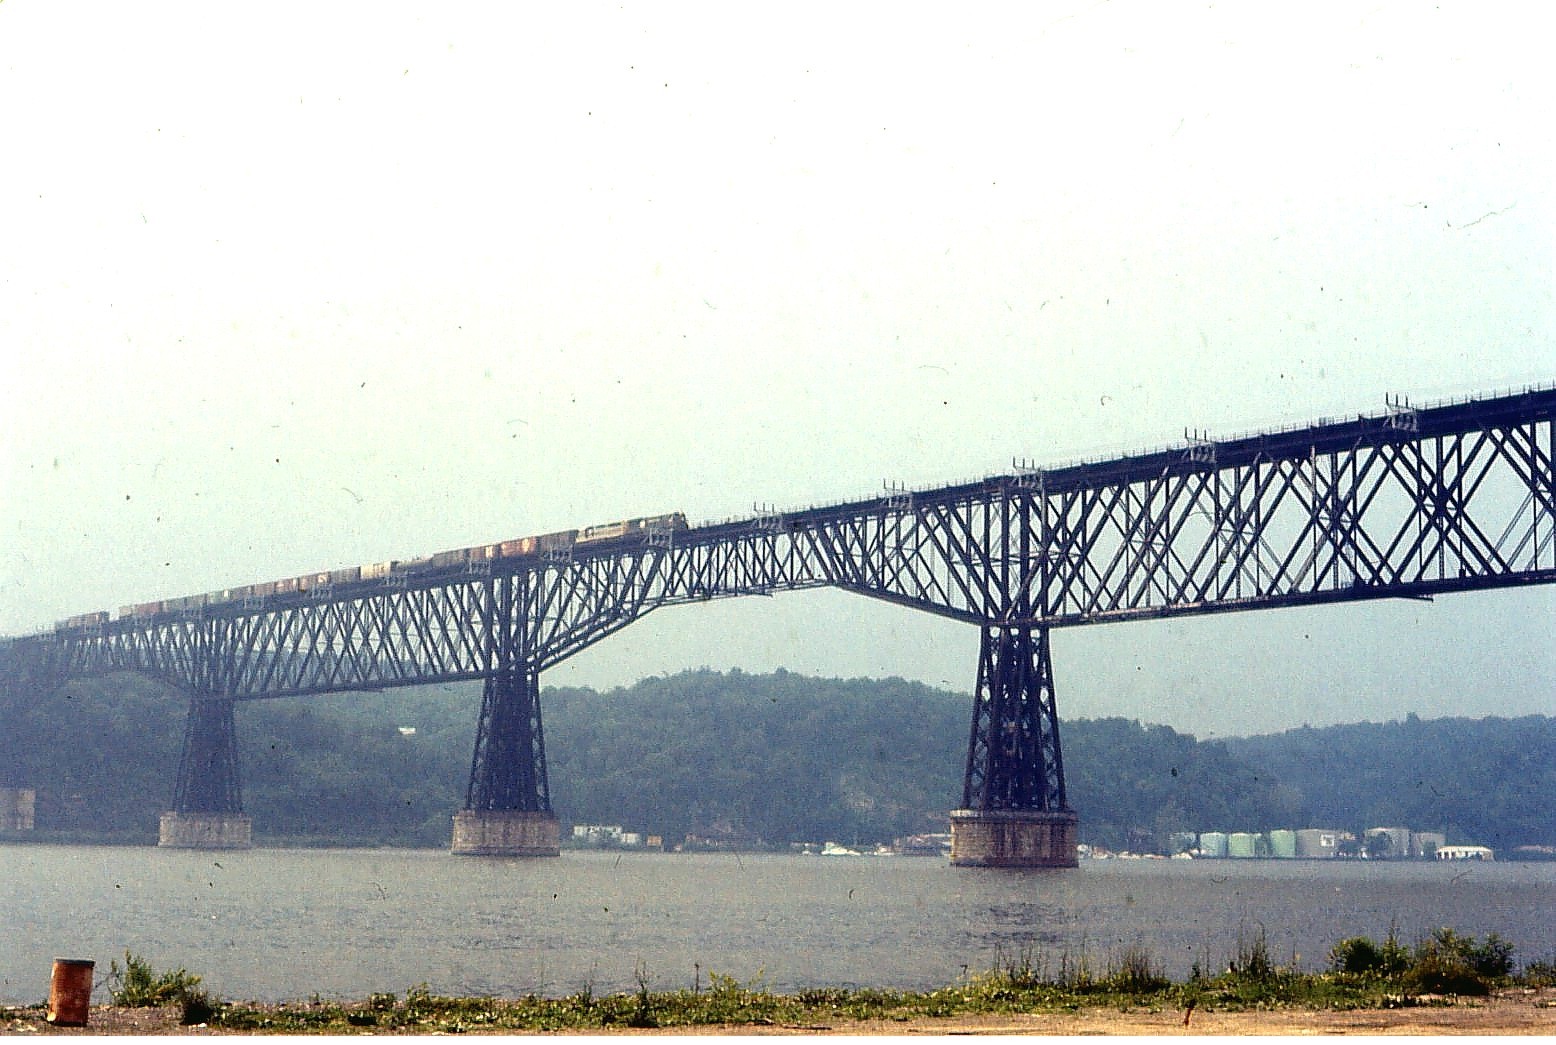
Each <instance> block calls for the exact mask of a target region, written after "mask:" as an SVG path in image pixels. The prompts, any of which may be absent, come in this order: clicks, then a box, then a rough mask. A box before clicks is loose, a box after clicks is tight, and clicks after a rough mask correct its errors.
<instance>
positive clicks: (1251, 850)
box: [1226, 831, 1259, 860]
mask: <svg viewBox="0 0 1556 1045" xmlns="http://www.w3.org/2000/svg"><path fill="white" fill-rule="evenodd" d="M1226 855H1227V856H1230V857H1232V858H1233V859H1236V860H1251V859H1252V858H1254V857H1255V856H1258V855H1259V836H1258V835H1256V834H1250V833H1249V832H1247V831H1235V832H1233V833H1232V834H1230V835H1227V837H1226Z"/></svg>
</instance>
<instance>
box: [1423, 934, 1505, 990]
mask: <svg viewBox="0 0 1556 1045" xmlns="http://www.w3.org/2000/svg"><path fill="white" fill-rule="evenodd" d="M1416 950H1417V958H1418V959H1422V960H1424V959H1427V958H1441V959H1443V960H1444V961H1446V962H1447V963H1448V964H1454V963H1458V964H1462V965H1466V966H1468V967H1469V968H1470V969H1471V970H1472V971H1473V972H1474V973H1475V974H1476V975H1477V976H1482V977H1484V978H1486V979H1488V980H1500V979H1505V978H1507V977H1508V976H1510V975H1512V972H1513V945H1512V944H1511V943H1508V942H1507V941H1506V940H1504V939H1502V938H1501V937H1500V936H1498V935H1497V934H1496V933H1489V934H1488V935H1487V936H1486V940H1485V942H1484V943H1477V942H1476V941H1475V938H1474V937H1473V936H1460V935H1459V934H1458V933H1456V932H1454V931H1453V930H1452V929H1438V930H1437V931H1436V932H1435V933H1433V934H1432V938H1431V939H1430V940H1427V941H1425V942H1424V943H1422V944H1421V945H1420V946H1419V947H1417V948H1416Z"/></svg>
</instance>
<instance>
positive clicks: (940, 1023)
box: [0, 987, 1556, 1036]
mask: <svg viewBox="0 0 1556 1045" xmlns="http://www.w3.org/2000/svg"><path fill="white" fill-rule="evenodd" d="M381 997H383V996H376V995H375V996H373V997H372V999H370V1001H369V1002H365V1003H359V1004H357V1005H354V1006H345V1007H342V1006H330V1005H320V1004H318V1003H310V1002H291V1003H281V1004H274V1005H258V1004H254V1005H241V1006H237V1007H239V1008H241V1010H242V1011H243V1013H244V1014H245V1017H246V1018H249V1019H256V1018H263V1017H264V1014H269V1015H270V1016H271V1017H273V1019H267V1020H265V1022H266V1023H269V1025H268V1026H263V1025H257V1023H256V1025H244V1026H222V1025H220V1024H219V1023H198V1024H192V1025H185V1024H183V1023H182V1022H181V1010H180V1007H179V1006H177V1005H165V1006H161V1007H139V1008H135V1007H128V1006H117V1005H99V1006H94V1007H93V1008H92V1009H91V1012H90V1016H89V1018H88V1022H87V1024H86V1025H85V1026H81V1027H61V1026H55V1025H53V1024H50V1023H48V1022H47V1021H46V1019H45V1011H44V1007H43V1006H41V1005H34V1006H28V1007H0V1034H6V1035H18V1034H48V1035H81V1034H91V1035H143V1036H144V1035H153V1036H164V1035H235V1034H236V1035H241V1034H261V1035H262V1034H297V1033H313V1034H318V1033H324V1034H347V1033H350V1034H400V1035H403V1034H418V1035H420V1034H438V1033H464V1034H509V1035H512V1034H526V1035H527V1034H562V1035H571V1034H588V1035H606V1034H609V1035H617V1034H621V1035H639V1034H646V1035H655V1034H658V1035H664V1034H670V1035H732V1034H733V1035H742V1036H744V1035H764V1036H765V1035H807V1036H822V1035H869V1036H874V1035H907V1034H911V1035H926V1034H927V1035H951V1034H1020V1035H1120V1034H1122V1035H1153V1036H1154V1035H1193V1036H1230V1035H1239V1036H1242V1035H1295V1034H1368V1035H1381V1034H1389V1035H1448V1034H1452V1035H1491V1034H1496V1035H1551V1034H1556V987H1538V988H1536V987H1508V988H1502V989H1499V990H1497V991H1495V992H1493V993H1492V994H1491V995H1489V996H1487V997H1481V998H1474V997H1452V996H1434V995H1422V996H1418V997H1413V998H1390V999H1389V1000H1388V1001H1386V1002H1385V1003H1384V1004H1380V1005H1362V1006H1357V1007H1341V1008H1325V1007H1314V1006H1307V1005H1303V1004H1300V1003H1293V1004H1284V1003H1275V1004H1270V1005H1268V1006H1260V1007H1255V1008H1242V1007H1238V1008H1218V1007H1215V1006H1211V1005H1198V1006H1196V1005H1193V1004H1192V1003H1191V1004H1189V1005H1188V1006H1187V1007H1185V1006H1184V1005H1183V1004H1182V1003H1176V1002H1174V1001H1172V1000H1171V999H1168V998H1165V997H1163V998H1158V999H1151V1000H1142V1001H1140V1002H1139V1003H1136V1004H1120V1003H1119V1002H1118V1001H1117V1000H1116V999H1114V1000H1109V999H1104V998H1100V997H1099V998H1097V999H1095V1000H1094V1002H1092V1003H1090V1004H1081V1005H1079V1006H1074V1007H1071V1006H1061V1007H1059V1008H1058V1009H1057V1010H1055V1011H1045V1009H1046V1007H1033V1008H1032V1009H1030V1010H1028V1009H1024V1008H1023V1007H1021V1006H1013V1007H1012V1010H1011V1011H1000V1012H975V1013H962V1014H957V1015H948V1016H932V1015H924V1014H914V1015H904V1014H897V1015H887V1016H878V1017H870V1018H855V1017H851V1016H848V1015H846V1014H845V1013H843V1012H842V1011H841V1010H834V1011H831V1012H828V1011H824V1009H823V1010H815V1011H810V1012H807V1013H804V1014H802V1015H800V1014H795V1015H797V1017H798V1018H763V1017H754V1018H752V1019H740V1020H731V1021H728V1022H673V1021H670V1022H665V1023H664V1024H663V1025H660V1026H636V1027H635V1026H630V1025H627V1024H625V1023H607V1024H605V1025H584V1024H577V1025H560V1026H526V1025H513V1024H508V1023H505V1022H503V1021H501V1020H494V1021H484V1022H483V1021H482V1020H481V1019H480V1018H478V1017H477V1018H470V1016H469V1014H470V1013H474V1012H478V1011H481V1010H483V1009H484V1010H493V1009H495V1010H498V1011H501V1010H502V1009H503V1007H504V1006H506V1005H509V1004H513V1003H509V1002H504V1001H502V1000H500V999H490V998H458V999H455V998H448V999H435V1000H436V1001H439V1002H442V1003H446V1004H447V1005H448V1006H451V1007H453V1008H457V1009H458V1010H460V1011H462V1012H464V1013H465V1014H466V1017H467V1018H466V1019H464V1020H460V1021H457V1022H449V1021H448V1020H447V1018H446V1015H447V1014H446V1013H443V1014H442V1015H434V1014H431V1013H429V1014H428V1018H426V1019H414V1020H407V1021H406V1022H401V1023H383V1022H374V1023H369V1022H367V1020H366V1019H360V1020H359V1019H356V1018H350V1017H349V1014H350V1013H370V1012H373V1011H375V1006H376V1007H377V1010H378V1011H380V1012H382V1011H383V1007H382V1005H380V1004H378V1001H377V999H379V998H381ZM617 998H622V999H630V998H631V996H630V995H626V996H617ZM608 1000H609V999H601V1001H602V1002H603V1001H608ZM325 1009H330V1010H332V1011H333V1012H334V1014H335V1015H339V1014H340V1013H347V1014H348V1019H347V1020H340V1021H336V1022H331V1021H327V1020H325V1019H322V1018H320V1019H308V1018H307V1017H308V1014H310V1013H314V1014H317V1015H318V1016H319V1017H323V1016H324V1015H325V1013H324V1011H323V1010H325ZM300 1021H301V1022H300Z"/></svg>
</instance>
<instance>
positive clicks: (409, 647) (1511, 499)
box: [11, 390, 1556, 699]
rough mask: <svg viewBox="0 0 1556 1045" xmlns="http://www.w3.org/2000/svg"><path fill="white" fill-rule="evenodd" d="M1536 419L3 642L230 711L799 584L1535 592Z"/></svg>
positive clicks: (1078, 469) (981, 599)
mask: <svg viewBox="0 0 1556 1045" xmlns="http://www.w3.org/2000/svg"><path fill="white" fill-rule="evenodd" d="M1553 407H1556V392H1552V391H1551V390H1545V391H1539V392H1529V393H1522V394H1519V395H1514V396H1509V397H1503V398H1501V399H1496V400H1482V401H1479V402H1471V403H1463V404H1452V405H1449V406H1447V407H1441V408H1436V409H1432V410H1416V411H1409V412H1408V414H1407V413H1405V412H1402V411H1398V410H1395V411H1393V412H1391V413H1390V414H1388V415H1385V416H1382V417H1376V418H1360V419H1357V420H1355V421H1351V422H1342V423H1327V424H1320V425H1316V426H1313V427H1311V428H1308V429H1297V430H1292V431H1288V432H1280V433H1273V434H1266V435H1259V436H1252V437H1248V438H1244V439H1238V440H1230V441H1225V442H1217V443H1211V442H1208V441H1199V442H1196V443H1194V444H1192V445H1190V446H1189V447H1188V448H1187V449H1186V450H1178V451H1163V452H1160V453H1157V454H1153V455H1146V456H1143V457H1134V458H1120V459H1118V460H1115V461H1105V462H1099V463H1097V464H1089V465H1075V466H1070V467H1067V468H1062V469H1053V470H1049V471H1043V472H1032V471H1029V472H1026V473H1022V474H1020V475H1015V476H1007V477H1000V478H995V479H991V480H988V481H986V482H982V483H974V484H969V485H965V486H958V487H949V488H946V489H943V490H934V491H927V492H925V491H920V492H915V493H912V494H907V493H905V492H902V491H892V492H891V493H890V494H889V495H888V496H886V497H884V498H876V499H872V500H869V501H862V502H859V503H857V504H850V505H839V506H836V507H833V508H824V509H814V510H810V511H806V512H797V513H790V514H785V515H778V514H772V513H769V514H765V515H762V516H759V517H757V518H755V519H753V520H750V521H748V522H746V523H739V524H724V525H720V526H711V527H703V528H698V529H692V530H684V531H679V532H676V533H673V534H670V533H658V534H654V535H652V536H653V537H654V538H655V539H654V540H651V541H650V540H638V541H620V542H612V543H606V544H602V545H599V546H598V547H596V548H590V549H585V548H583V547H580V548H577V549H575V550H573V551H572V552H571V553H570V554H569V555H566V556H561V555H551V556H548V557H544V558H540V557H537V558H532V559H521V560H511V561H500V562H494V563H491V564H483V573H482V574H481V575H472V574H471V573H469V572H467V571H459V572H457V573H449V574H445V575H431V576H425V577H416V578H410V579H407V578H404V577H389V578H384V579H382V580H380V581H376V582H371V583H366V582H364V583H359V584H354V585H336V586H333V587H331V588H329V589H327V590H325V591H324V592H323V593H322V594H321V593H314V594H313V595H311V596H308V597H304V596H301V595H291V596H273V597H270V598H267V599H263V600H253V601H252V602H248V603H242V604H231V605H227V606H221V607H208V608H206V609H204V610H195V611H189V612H185V613H181V614H173V615H168V616H166V617H163V618H157V619H152V620H143V619H139V618H132V619H121V620H117V621H112V622H109V623H107V624H105V625H102V626H98V627H90V628H79V629H72V630H69V631H65V632H61V633H60V634H58V635H51V636H42V637H37V638H33V639H19V640H13V641H12V643H11V645H12V646H13V647H18V648H19V647H21V646H26V645H29V644H41V645H46V646H54V645H62V646H63V654H62V658H61V662H63V663H68V665H69V669H70V670H71V671H72V672H97V671H102V670H108V669H113V668H128V669H132V670H143V671H147V672H150V673H152V674H156V675H158V676H161V677H163V678H168V679H173V680H178V681H180V682H182V683H183V684H186V685H192V686H202V685H203V683H202V682H201V681H200V680H201V677H202V675H203V674H208V673H209V671H210V668H209V657H210V656H211V655H212V654H211V653H210V651H211V650H212V649H217V648H221V649H222V650H223V653H222V655H223V656H225V657H230V661H231V662H230V663H228V664H226V665H224V668H223V670H224V672H225V673H226V675H228V676H230V678H231V680H232V687H231V691H232V694H233V696H234V697H235V698H238V699H247V698H253V697H267V696H284V695H292V694H300V693H312V692H328V691H333V690H342V689H354V688H371V687H378V686H392V685H410V684H420V683H426V682H439V681H451V680H458V679H471V678H484V677H488V676H489V675H490V674H491V673H492V672H493V671H495V670H498V669H500V668H501V667H502V666H503V665H504V664H506V663H507V662H508V660H509V657H510V653H505V652H503V651H504V650H509V651H510V652H511V648H512V647H513V645H514V639H513V636H512V635H511V634H510V635H509V636H508V637H507V638H503V639H499V637H498V635H497V633H498V631H499V630H501V629H502V628H504V627H507V628H509V629H510V631H513V630H514V629H517V630H521V631H523V633H524V639H523V644H524V645H525V648H526V650H527V651H528V652H527V654H526V656H527V657H529V658H531V659H532V660H533V662H534V663H536V664H541V665H550V664H554V663H557V662H558V661H560V660H562V659H564V658H565V657H567V656H571V655H572V654H573V653H576V652H578V651H579V650H581V649H583V648H586V647H587V646H588V645H590V644H592V643H594V642H598V641H600V640H601V639H603V638H605V637H606V636H608V635H610V634H612V633H614V632H615V631H617V630H619V629H620V628H622V627H624V626H626V625H627V624H629V623H631V622H632V621H634V620H636V619H638V618H639V617H641V616H642V615H643V614H645V613H648V612H650V611H652V610H653V609H655V608H657V607H659V606H662V605H669V604H676V603H687V602H697V601H703V600H707V599H713V598H730V597H735V596H740V595H749V594H772V593H776V592H780V591H788V590H796V589H802V588H811V587H817V586H834V587H839V588H842V589H845V590H848V591H854V592H858V593H860V594H864V595H868V596H870V597H873V598H879V599H885V600H888V601H891V602H895V603H898V604H901V605H904V606H909V607H912V608H915V609H921V610H925V611H927V612H932V613H937V614H941V615H944V616H948V617H952V618H954V619H958V620H963V621H968V622H971V623H978V624H992V623H1005V624H1014V623H1026V624H1029V625H1032V626H1046V627H1066V626H1075V625H1081V624H1092V623H1103V622H1107V621H1116V620H1127V619H1134V618H1140V617H1151V616H1163V615H1174V614H1188V613H1205V612H1218V611H1226V610H1243V609H1257V608H1265V607H1272V606H1282V605H1294V604H1301V603H1316V602H1332V601H1344V600H1348V599H1360V598H1377V597H1385V596H1390V595H1421V594H1431V593H1434V592H1446V591H1458V590H1468V589H1473V588H1489V587H1498V586H1506V585H1515V584H1529V583H1545V582H1548V581H1550V580H1552V579H1553V577H1556V495H1553V493H1552V470H1553V469H1552V460H1553V456H1556V451H1553V438H1552V420H1551V418H1552V412H1553ZM521 579H522V580H521ZM520 590H521V591H522V592H523V595H522V597H521V598H519V599H517V601H514V600H513V597H512V595H511V593H512V592H513V591H520ZM504 592H508V593H509V594H507V595H505V594H503V593H504ZM504 599H507V600H508V602H507V603H503V600H504ZM499 603H503V606H504V608H503V609H502V610H501V611H499V609H498V606H499ZM511 617H516V618H517V619H518V620H519V621H520V622H521V623H519V624H512V623H508V624H505V623H504V622H505V621H508V620H509V619H510V618H511ZM218 621H225V622H228V624H227V625H226V626H227V630H226V631H225V632H223V633H222V635H223V636H224V637H222V638H220V639H216V638H213V636H215V635H216V632H215V631H214V630H213V628H214V627H215V623H216V622H218ZM213 643H215V645H213Z"/></svg>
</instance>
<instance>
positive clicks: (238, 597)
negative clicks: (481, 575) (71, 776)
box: [54, 512, 687, 632]
mask: <svg viewBox="0 0 1556 1045" xmlns="http://www.w3.org/2000/svg"><path fill="white" fill-rule="evenodd" d="M686 528H687V527H686V516H685V515H683V514H682V513H680V512H672V513H671V514H669V515H652V516H647V517H645V518H641V519H625V520H623V521H621V522H614V523H604V524H601V525H599V526H588V527H585V528H584V529H581V530H559V531H558V532H556V533H546V534H540V535H538V536H534V537H518V538H515V539H514V540H511V541H499V542H498V543H496V544H478V545H475V546H474V547H470V548H455V549H452V550H450V551H446V552H438V553H437V554H436V555H429V556H426V557H424V558H420V559H391V560H390V561H388V562H375V563H371V564H369V565H367V566H347V567H346V568H344V569H340V570H325V571H321V572H319V573H305V574H303V575H302V576H300V577H288V578H287V579H285V580H280V581H265V582H264V583H261V584H247V585H244V586H243V587H241V588H223V589H221V590H219V591H211V592H206V593H205V594H204V595H187V596H185V597H183V598H181V599H162V600H159V601H156V602H141V603H134V604H132V605H129V606H120V607H119V619H121V620H123V619H124V618H126V617H132V618H133V617H156V616H158V615H160V614H164V613H182V612H184V611H187V610H197V609H202V608H204V607H206V606H221V605H226V604H228V603H247V604H251V605H255V606H257V604H258V603H259V601H260V600H263V599H265V598H267V597H269V596H272V595H294V594H298V593H300V592H316V591H320V590H324V589H331V588H333V587H334V586H335V585H337V584H358V583H361V582H363V581H375V580H377V581H382V580H387V579H390V578H408V577H413V576H418V575H422V574H429V573H444V572H447V571H449V570H458V569H467V570H468V569H470V568H472V567H475V568H480V567H481V566H483V565H490V564H491V563H492V562H495V561H498V560H503V559H524V558H529V557H531V556H541V557H546V558H564V557H568V556H570V555H571V554H572V552H573V549H575V548H579V547H587V546H589V545H594V544H603V543H605V542H607V541H619V540H625V539H628V538H643V539H645V540H646V539H649V538H651V537H654V536H657V535H663V534H669V533H673V532H675V531H677V530H684V529H686ZM108 620H109V616H108V611H107V610H100V611H98V612H97V613H80V614H77V615H76V616H74V617H67V618H65V619H64V620H62V621H59V622H58V623H56V624H55V625H54V630H55V631H57V632H59V631H74V630H77V629H80V628H90V627H94V626H99V625H103V624H106V623H108Z"/></svg>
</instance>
